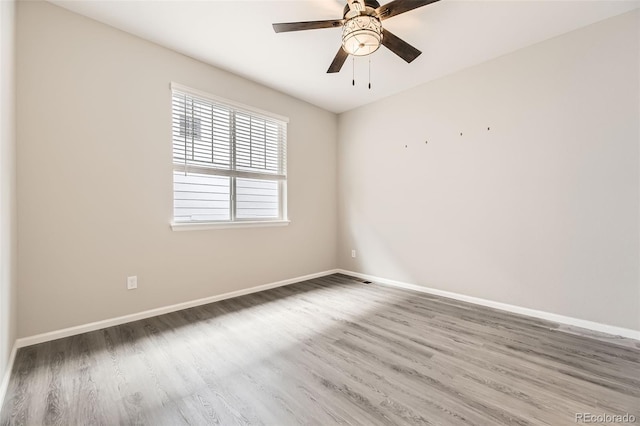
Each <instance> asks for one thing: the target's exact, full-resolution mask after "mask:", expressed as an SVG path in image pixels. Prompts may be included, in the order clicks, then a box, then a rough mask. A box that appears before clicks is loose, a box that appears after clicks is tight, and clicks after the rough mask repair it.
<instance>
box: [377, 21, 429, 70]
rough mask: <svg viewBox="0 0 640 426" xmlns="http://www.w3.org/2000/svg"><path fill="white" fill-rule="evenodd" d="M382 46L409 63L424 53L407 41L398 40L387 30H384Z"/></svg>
mask: <svg viewBox="0 0 640 426" xmlns="http://www.w3.org/2000/svg"><path fill="white" fill-rule="evenodd" d="M382 44H383V45H384V46H386V47H387V49H389V50H390V51H392V52H393V53H395V54H396V55H398V56H400V57H401V58H402V59H404V60H405V61H407V62H409V63H411V61H413V60H414V59H415V58H417V57H418V56H420V54H421V53H422V52H421V51H419V50H418V49H416V48H415V47H413V46H412V45H410V44H409V43H407V42H406V41H404V40H402V39H401V38H398V37H397V36H395V35H394V34H393V33H391V32H390V31H388V30H385V29H382Z"/></svg>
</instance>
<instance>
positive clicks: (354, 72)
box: [351, 56, 356, 86]
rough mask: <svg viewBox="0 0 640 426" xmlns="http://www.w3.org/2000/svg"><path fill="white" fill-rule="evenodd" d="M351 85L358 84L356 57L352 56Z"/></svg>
mask: <svg viewBox="0 0 640 426" xmlns="http://www.w3.org/2000/svg"><path fill="white" fill-rule="evenodd" d="M351 79H352V80H351V85H352V86H355V85H356V57H355V56H352V57H351Z"/></svg>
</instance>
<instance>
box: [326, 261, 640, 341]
mask: <svg viewBox="0 0 640 426" xmlns="http://www.w3.org/2000/svg"><path fill="white" fill-rule="evenodd" d="M338 272H339V273H341V274H345V275H350V276H352V277H357V278H362V279H365V280H368V281H372V282H376V283H379V284H386V285H389V286H393V287H399V288H404V289H408V290H414V291H419V292H422V293H428V294H433V295H436V296H442V297H448V298H449V299H455V300H461V301H463V302H468V303H473V304H476V305H481V306H486V307H489V308H494V309H499V310H501V311H507V312H512V313H515V314H520V315H525V316H528V317H534V318H539V319H543V320H547V321H552V322H556V323H560V324H566V325H570V326H574V327H580V328H585V329H587V330H593V331H597V332H600V333H606V334H611V335H613V336H621V337H626V338H629V339H636V340H640V331H638V330H632V329H629V328H622V327H616V326H613V325H607V324H601V323H599V322H594V321H587V320H583V319H579V318H573V317H567V316H564V315H558V314H553V313H551V312H545V311H538V310H536V309H530V308H523V307H521V306H516V305H510V304H508V303H502V302H494V301H493V300H487V299H481V298H479V297H473V296H466V295H464V294H459V293H452V292H449V291H444V290H438V289H435V288H429V287H424V286H421V285H416V284H409V283H405V282H401V281H395V280H390V279H387V278H380V277H376V276H373V275H367V274H362V273H360V272H353V271H347V270H344V269H339V270H338Z"/></svg>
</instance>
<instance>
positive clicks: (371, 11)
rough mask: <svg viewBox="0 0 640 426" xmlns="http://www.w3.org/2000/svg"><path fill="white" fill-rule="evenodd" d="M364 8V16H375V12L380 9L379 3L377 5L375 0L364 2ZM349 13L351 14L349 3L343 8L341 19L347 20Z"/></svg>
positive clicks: (365, 0)
mask: <svg viewBox="0 0 640 426" xmlns="http://www.w3.org/2000/svg"><path fill="white" fill-rule="evenodd" d="M364 6H365V11H364V14H365V15H375V10H376V9H377V8H379V7H380V3H378V2H377V1H376V0H364ZM349 12H351V8H350V7H349V3H347V5H346V6H345V7H344V12H343V14H342V17H343V18H345V19H348V18H347V15H348V14H349Z"/></svg>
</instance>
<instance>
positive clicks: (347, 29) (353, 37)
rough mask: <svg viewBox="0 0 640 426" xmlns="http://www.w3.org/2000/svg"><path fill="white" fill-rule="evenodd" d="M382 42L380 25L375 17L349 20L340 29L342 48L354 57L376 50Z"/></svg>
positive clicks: (362, 16)
mask: <svg viewBox="0 0 640 426" xmlns="http://www.w3.org/2000/svg"><path fill="white" fill-rule="evenodd" d="M381 42H382V25H381V24H380V20H379V19H378V18H377V17H375V16H369V15H360V16H356V17H355V18H351V19H349V20H348V21H347V22H345V23H344V26H343V28H342V47H343V48H344V51H345V52H347V53H348V54H350V55H354V56H366V55H370V54H371V53H373V52H375V51H376V50H378V48H379V47H380V43H381Z"/></svg>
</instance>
